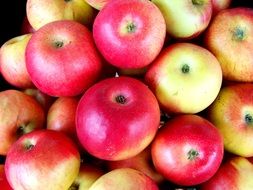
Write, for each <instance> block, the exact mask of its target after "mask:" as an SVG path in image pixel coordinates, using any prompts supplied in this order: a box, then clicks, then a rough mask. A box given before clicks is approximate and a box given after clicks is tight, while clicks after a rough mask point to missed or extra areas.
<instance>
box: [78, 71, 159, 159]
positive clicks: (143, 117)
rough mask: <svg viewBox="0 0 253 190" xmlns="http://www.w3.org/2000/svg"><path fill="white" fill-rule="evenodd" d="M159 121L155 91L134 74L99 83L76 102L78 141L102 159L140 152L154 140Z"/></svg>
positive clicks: (124, 157) (120, 157) (118, 157)
mask: <svg viewBox="0 0 253 190" xmlns="http://www.w3.org/2000/svg"><path fill="white" fill-rule="evenodd" d="M159 123H160V109H159V105H158V102H157V100H156V98H155V96H154V94H153V93H152V92H151V91H150V90H149V89H148V87H147V86H146V85H145V84H144V83H142V82H141V81H139V80H137V79H134V78H131V77H123V76H122V77H114V78H108V79H104V80H102V81H100V82H98V83H96V84H95V85H93V86H92V87H91V88H89V89H88V90H87V91H86V92H85V93H84V95H83V96H82V98H81V100H80V101H79V103H78V106H77V112H76V130H77V136H78V138H79V141H80V142H81V144H82V145H83V147H84V149H85V150H87V152H89V153H90V154H91V155H93V156H95V157H97V158H100V159H103V160H122V159H127V158H130V157H132V156H135V155H137V154H138V153H140V152H141V151H142V150H144V149H145V148H146V147H147V146H148V145H149V144H150V143H151V141H152V140H153V138H154V136H155V134H156V132H157V130H158V127H159Z"/></svg>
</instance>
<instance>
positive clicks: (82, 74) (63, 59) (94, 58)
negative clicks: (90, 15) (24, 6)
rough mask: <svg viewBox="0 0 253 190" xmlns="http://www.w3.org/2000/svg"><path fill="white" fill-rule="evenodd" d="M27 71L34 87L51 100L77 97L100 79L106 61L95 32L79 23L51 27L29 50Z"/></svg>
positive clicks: (41, 31) (38, 34) (34, 39)
mask: <svg viewBox="0 0 253 190" xmlns="http://www.w3.org/2000/svg"><path fill="white" fill-rule="evenodd" d="M26 67H27V71H28V73H29V75H30V77H31V80H32V81H33V83H34V85H35V86H36V87H37V88H38V89H39V90H40V91H42V92H43V93H45V94H48V95H50V96H56V97H58V96H77V95H80V94H81V93H83V92H84V91H85V90H86V89H87V88H88V87H90V86H91V85H92V84H93V83H95V82H96V81H97V79H98V77H99V76H100V73H101V68H102V61H101V57H100V54H99V52H98V51H97V49H96V47H95V44H94V41H93V38H92V34H91V32H90V31H89V30H88V29H87V28H86V27H85V26H83V25H81V24H80V23H78V22H75V21H69V20H62V21H54V22H51V23H48V24H46V25H44V26H43V27H41V28H40V29H39V30H37V31H36V32H35V33H34V34H33V35H32V37H31V39H30V40H29V42H28V44H27V47H26Z"/></svg>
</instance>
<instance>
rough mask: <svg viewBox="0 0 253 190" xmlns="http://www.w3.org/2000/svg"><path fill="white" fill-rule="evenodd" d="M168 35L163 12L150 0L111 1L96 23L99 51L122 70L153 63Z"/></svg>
mask: <svg viewBox="0 0 253 190" xmlns="http://www.w3.org/2000/svg"><path fill="white" fill-rule="evenodd" d="M154 26H155V27H154ZM165 36H166V25H165V21H164V18H163V15H162V13H161V11H160V10H159V9H158V8H157V7H156V6H155V5H154V4H153V3H152V2H150V1H148V0H142V1H139V0H131V1H126V0H117V1H109V2H108V4H107V6H105V7H104V8H103V9H102V10H100V11H99V13H98V15H97V16H96V18H95V20H94V23H93V37H94V40H95V43H96V45H97V48H98V49H99V51H100V53H101V54H102V55H103V57H104V58H105V59H106V60H107V61H108V62H109V63H110V64H112V65H114V66H116V67H118V68H123V69H137V68H141V67H145V66H147V65H148V64H150V63H151V62H152V61H153V60H154V59H155V58H156V56H157V55H158V54H159V53H160V51H161V49H162V47H163V44H164V40H165Z"/></svg>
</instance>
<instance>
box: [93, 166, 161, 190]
mask: <svg viewBox="0 0 253 190" xmlns="http://www.w3.org/2000/svg"><path fill="white" fill-rule="evenodd" d="M107 189H110V190H119V189H136V190H137V189H138V190H158V189H159V188H158V186H157V184H156V183H155V182H154V181H153V180H152V179H151V178H150V177H148V176H147V175H145V174H144V173H142V172H140V171H138V170H135V169H132V168H120V169H115V170H112V171H110V172H107V173H105V174H104V175H102V176H101V177H100V178H98V179H97V180H96V181H95V182H94V183H93V184H92V186H91V187H90V189H89V190H107Z"/></svg>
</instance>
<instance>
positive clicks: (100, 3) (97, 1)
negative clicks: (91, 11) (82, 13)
mask: <svg viewBox="0 0 253 190" xmlns="http://www.w3.org/2000/svg"><path fill="white" fill-rule="evenodd" d="M109 1H110V0H86V2H87V3H88V4H89V5H90V6H92V7H93V8H95V9H97V10H101V9H102V8H104V6H105V5H106V4H107V3H108V2H109Z"/></svg>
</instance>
